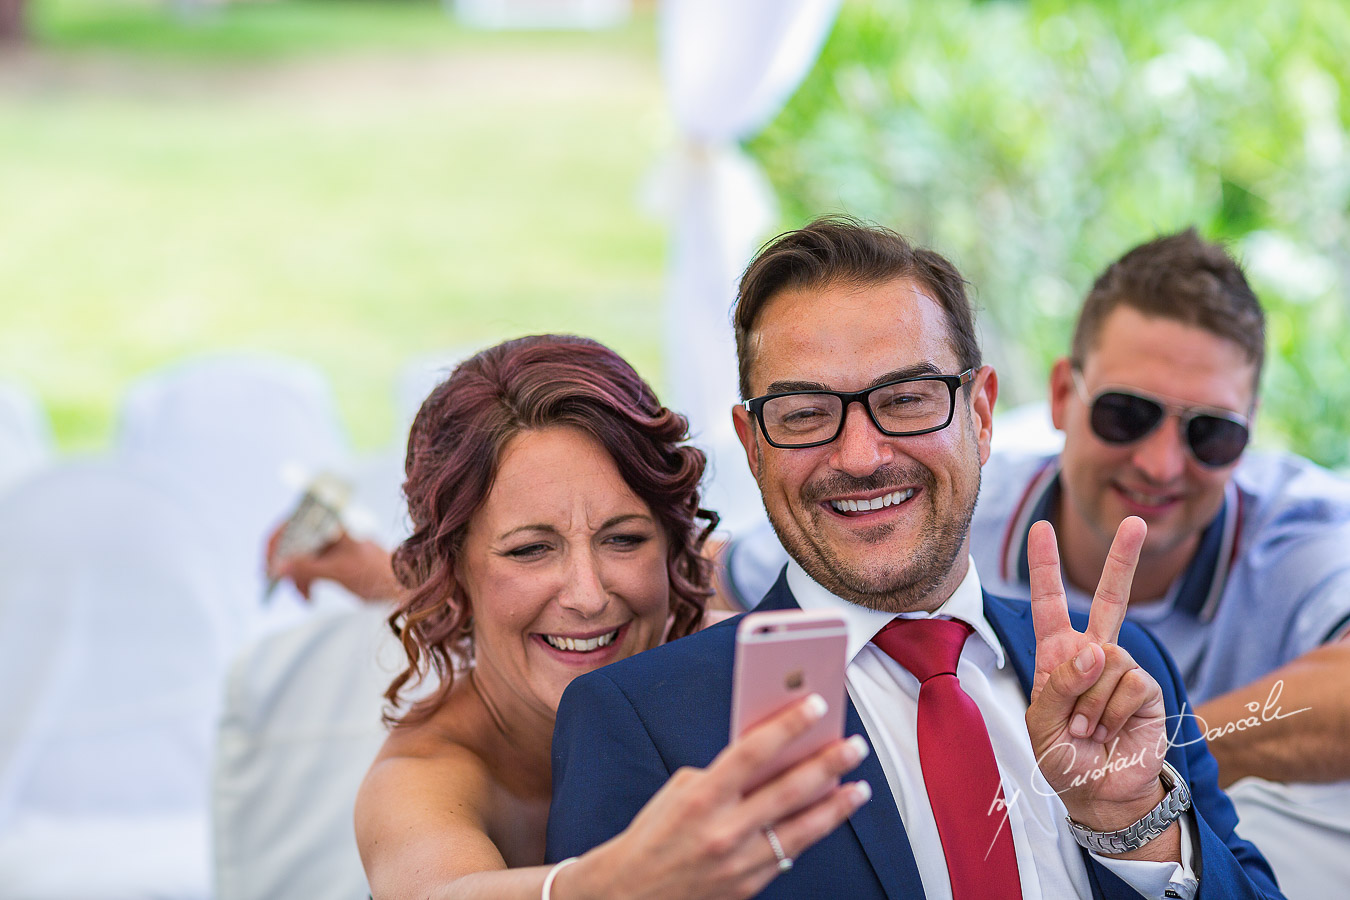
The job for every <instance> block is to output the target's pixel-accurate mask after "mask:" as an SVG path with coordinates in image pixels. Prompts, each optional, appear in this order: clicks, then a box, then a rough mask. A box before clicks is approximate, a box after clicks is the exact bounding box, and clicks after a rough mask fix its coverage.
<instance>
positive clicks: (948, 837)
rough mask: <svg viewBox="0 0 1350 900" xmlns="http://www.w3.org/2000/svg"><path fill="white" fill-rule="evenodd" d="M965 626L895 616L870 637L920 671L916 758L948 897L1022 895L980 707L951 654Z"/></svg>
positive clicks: (957, 652) (956, 652) (957, 654)
mask: <svg viewBox="0 0 1350 900" xmlns="http://www.w3.org/2000/svg"><path fill="white" fill-rule="evenodd" d="M971 630H972V629H971V627H970V626H969V625H967V624H966V623H965V622H958V621H956V620H955V619H895V620H894V621H892V622H891V623H890V624H889V625H887V626H886V627H885V628H883V629H881V631H880V632H878V633H877V636H876V637H874V638H872V643H874V644H876V645H877V646H878V647H880V648H881V649H882V650H884V651H885V652H886V655H887V656H889V657H890V658H891V659H893V660H895V661H896V662H898V663H899V664H900V665H902V666H904V667H905V668H906V669H907V670H909V671H910V672H911V673H912V674H913V675H914V677H916V678H918V679H919V722H918V732H919V765H920V766H921V767H922V769H923V782H924V784H925V785H926V786H927V788H928V802H929V803H930V804H931V805H932V807H933V818H934V819H936V820H937V829H938V837H940V838H941V839H942V852H943V855H945V856H946V858H947V873H948V875H950V876H951V882H952V900H1002V898H1014V897H1021V896H1022V883H1021V881H1020V880H1019V878H1018V875H1017V852H1016V850H1014V849H1013V842H1012V832H1011V828H1010V826H1009V825H1008V824H1007V823H1006V822H1005V821H1004V819H1005V817H1006V816H1005V811H1004V809H1003V806H1002V804H995V802H994V798H996V797H997V798H999V799H1000V800H1001V799H1002V798H1003V785H1002V782H1001V780H1000V779H999V776H998V763H996V762H995V761H994V748H993V747H992V746H991V745H990V743H989V731H988V730H987V729H986V728H985V725H984V717H983V716H982V715H980V708H979V707H978V706H976V705H975V701H974V700H972V699H970V695H968V694H967V693H966V692H965V691H963V690H961V683H960V682H959V681H958V680H957V678H956V662H957V660H959V659H960V658H961V648H962V647H963V646H964V645H965V643H966V636H967V635H969V634H970V632H971Z"/></svg>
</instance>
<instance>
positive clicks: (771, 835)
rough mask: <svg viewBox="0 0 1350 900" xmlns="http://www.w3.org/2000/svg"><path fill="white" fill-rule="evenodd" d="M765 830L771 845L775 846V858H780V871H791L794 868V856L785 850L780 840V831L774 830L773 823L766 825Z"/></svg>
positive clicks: (765, 835)
mask: <svg viewBox="0 0 1350 900" xmlns="http://www.w3.org/2000/svg"><path fill="white" fill-rule="evenodd" d="M763 831H764V837H766V838H768V841H769V846H770V847H772V848H773V855H774V858H775V859H777V860H778V871H780V872H787V871H790V870H791V869H792V857H790V856H788V855H787V854H786V853H784V852H783V845H782V843H780V842H779V840H778V832H776V831H774V830H773V826H772V825H765V826H764V828H763Z"/></svg>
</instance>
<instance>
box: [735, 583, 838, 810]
mask: <svg viewBox="0 0 1350 900" xmlns="http://www.w3.org/2000/svg"><path fill="white" fill-rule="evenodd" d="M847 643H848V632H847V630H846V628H845V626H844V620H843V619H842V618H841V617H840V616H838V615H836V614H834V613H817V612H805V611H803V610H780V611H774V612H762V613H750V614H749V615H747V616H745V617H744V618H743V619H741V622H740V624H739V625H738V626H737V628H736V661H735V664H734V669H733V675H732V699H731V737H732V739H733V740H734V739H735V738H736V737H737V736H738V735H740V734H741V733H742V732H744V731H745V730H746V729H747V728H750V727H752V726H753V725H755V724H757V723H759V722H762V721H763V720H764V719H766V718H768V717H769V716H770V715H772V714H773V713H775V712H777V711H779V710H780V709H782V708H783V707H785V706H787V705H788V704H789V703H791V702H792V701H794V700H797V699H799V698H801V697H805V696H807V695H808V694H819V695H820V696H822V697H824V698H825V702H826V703H827V704H829V709H828V710H827V711H826V713H825V716H824V718H822V719H821V720H820V721H818V722H816V723H815V725H813V726H812V727H811V728H810V729H809V730H808V731H806V732H805V733H803V734H801V735H799V736H798V737H796V738H794V739H793V740H792V742H791V743H789V744H787V745H786V746H785V747H784V748H783V749H782V750H781V751H780V752H779V753H778V755H777V756H775V757H774V758H773V760H772V761H771V762H770V763H769V764H768V765H767V766H766V767H765V769H764V772H763V777H762V781H767V780H769V779H770V778H772V777H773V776H775V775H777V774H778V773H779V772H781V771H783V770H784V769H786V768H788V767H789V766H791V765H793V764H794V763H797V762H799V761H801V760H803V759H805V758H806V757H808V756H810V755H811V754H813V753H815V752H817V751H818V750H820V749H822V748H823V747H825V745H827V744H829V743H830V742H831V741H834V740H838V739H839V738H841V737H843V734H844V664H845V662H846V660H845V654H846V647H847ZM762 781H761V783H762Z"/></svg>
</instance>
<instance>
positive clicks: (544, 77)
mask: <svg viewBox="0 0 1350 900" xmlns="http://www.w3.org/2000/svg"><path fill="white" fill-rule="evenodd" d="M32 2H33V3H34V4H35V9H34V12H35V16H34V19H35V22H34V24H35V31H36V33H37V37H38V40H37V47H36V49H35V51H33V52H32V53H30V54H25V55H24V56H22V57H20V58H13V57H11V58H8V59H6V58H4V57H0V378H9V379H15V380H18V381H20V382H26V383H27V384H29V385H30V386H31V387H32V388H34V389H35V390H36V391H38V392H39V394H40V395H41V397H42V399H43V401H44V403H45V404H46V406H47V408H48V410H49V413H50V415H51V417H52V420H53V424H54V427H55V430H56V433H57V436H58V440H59V442H60V443H61V445H62V446H63V448H65V449H69V450H77V451H85V450H96V449H99V448H102V447H106V446H107V445H108V444H109V442H110V440H111V438H112V428H113V424H114V415H115V412H116V406H117V402H118V399H119V397H120V395H121V392H122V391H123V389H124V388H125V386H126V384H127V383H128V381H129V380H130V379H132V378H133V377H135V376H136V375H138V374H140V373H142V372H145V371H147V370H149V369H151V368H153V367H156V366H158V365H161V364H164V363H167V362H170V361H174V360H177V359H181V358H183V357H186V356H189V355H191V354H194V353H199V352H202V351H208V350H213V349H225V348H242V349H250V350H262V351H271V352H279V353H286V354H290V355H294V356H297V357H300V358H302V359H307V360H311V361H313V362H315V363H317V364H318V365H320V366H321V367H322V368H323V369H324V370H325V371H326V372H327V373H328V375H329V376H330V377H331V379H332V380H333V383H334V386H335V388H336V390H337V392H338V396H339V400H340V402H341V404H342V408H343V414H344V417H345V420H346V422H347V424H348V426H349V428H350V429H351V431H352V433H353V437H354V440H355V442H356V443H357V445H358V446H363V447H371V446H374V445H378V444H383V443H384V442H386V441H387V440H389V439H390V438H391V437H392V430H393V428H394V422H395V418H396V417H395V410H394V409H393V401H392V399H391V392H392V386H393V383H394V377H395V375H396V373H397V371H398V369H399V367H400V366H401V365H402V364H403V363H404V362H405V361H406V360H408V359H409V358H411V357H414V356H417V355H421V354H426V353H431V352H435V351H437V350H439V349H443V348H447V347H455V346H459V345H464V344H474V343H482V342H487V341H490V340H494V339H497V338H501V337H505V336H511V335H515V334H521V333H527V332H533V331H542V330H567V331H574V332H578V333H582V334H588V335H592V336H595V337H597V338H599V339H601V340H603V341H606V342H608V343H610V344H611V345H613V346H614V347H615V348H616V349H618V350H619V351H620V352H622V353H624V354H625V355H627V356H628V357H629V359H631V360H632V361H633V362H634V364H635V365H637V366H638V368H639V369H640V370H641V371H642V372H643V373H644V374H645V375H647V376H648V377H649V378H652V379H653V380H654V381H655V382H657V384H658V387H659V386H660V380H661V379H660V374H661V373H660V370H659V363H660V322H661V313H660V304H661V296H662V266H663V258H664V234H665V232H664V228H663V226H662V224H661V223H660V222H657V221H654V220H652V219H650V218H648V217H646V216H645V215H644V214H643V213H642V212H641V211H640V210H639V209H638V208H637V204H636V199H635V198H636V194H637V191H638V189H639V185H640V183H641V180H642V178H643V177H644V175H645V174H646V172H647V170H648V169H649V167H651V166H652V165H653V164H654V161H655V159H656V157H657V155H658V154H659V152H660V150H661V148H662V147H663V145H664V143H665V141H666V139H667V135H668V133H669V125H668V121H667V119H666V117H665V114H664V112H663V110H662V101H661V92H660V84H659V81H658V73H657V66H656V54H655V27H654V22H653V21H652V20H651V18H650V16H649V15H647V16H640V17H638V18H637V19H635V21H634V22H633V23H632V24H631V25H629V26H626V27H624V28H621V29H618V30H615V31H607V32H598V33H585V34H569V33H520V32H516V33H509V32H507V33H481V32H472V31H467V30H465V29H464V28H462V27H459V26H456V25H455V24H454V23H453V22H451V21H450V20H449V19H448V18H447V17H446V16H445V14H444V13H443V12H442V10H441V8H440V6H439V5H438V4H437V3H434V2H413V0H369V2H355V0H276V2H258V0H255V2H241V3H237V4H233V5H230V6H228V7H226V8H224V9H223V10H222V11H221V12H220V13H219V14H218V15H216V16H214V17H213V18H212V19H211V20H209V21H205V22H202V23H198V24H186V23H182V22H179V21H176V20H175V19H174V18H173V17H172V16H171V15H170V14H169V12H168V4H167V3H132V2H127V0H120V2H119V0H32Z"/></svg>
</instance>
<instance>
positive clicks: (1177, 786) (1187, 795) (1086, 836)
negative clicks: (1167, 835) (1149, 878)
mask: <svg viewBox="0 0 1350 900" xmlns="http://www.w3.org/2000/svg"><path fill="white" fill-rule="evenodd" d="M1161 778H1162V783H1163V787H1164V788H1165V789H1166V790H1167V796H1165V797H1163V798H1162V802H1161V803H1159V804H1158V805H1157V806H1155V807H1153V809H1152V810H1151V811H1149V813H1148V814H1147V815H1146V816H1144V817H1143V818H1142V819H1140V820H1139V821H1138V822H1135V823H1134V824H1133V825H1130V826H1129V827H1127V828H1122V829H1120V830H1119V831H1093V830H1092V829H1091V828H1087V827H1085V826H1083V825H1079V824H1078V823H1077V822H1075V821H1074V820H1073V819H1069V818H1067V817H1066V818H1065V821H1067V822H1068V823H1069V832H1070V833H1071V834H1073V839H1074V840H1075V841H1077V842H1078V845H1079V846H1080V847H1086V848H1087V849H1088V850H1091V851H1092V852H1093V853H1105V854H1108V855H1110V854H1116V853H1129V852H1130V851H1131V850H1138V849H1139V848H1140V847H1142V846H1144V845H1145V844H1147V843H1148V842H1149V841H1151V840H1153V839H1154V838H1155V837H1157V836H1158V835H1160V834H1162V833H1163V832H1164V831H1166V830H1167V827H1168V826H1169V825H1171V824H1172V823H1173V822H1175V821H1176V820H1177V819H1179V818H1181V814H1182V813H1184V812H1185V811H1186V810H1188V809H1190V808H1191V791H1190V789H1189V788H1188V787H1187V786H1186V780H1185V779H1184V778H1182V777H1181V773H1180V772H1178V771H1177V770H1176V769H1174V768H1173V767H1172V764H1171V763H1169V762H1167V761H1166V760H1163V764H1162V773H1161Z"/></svg>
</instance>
